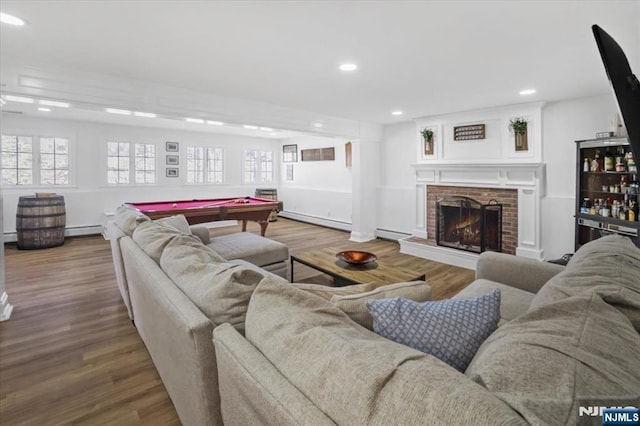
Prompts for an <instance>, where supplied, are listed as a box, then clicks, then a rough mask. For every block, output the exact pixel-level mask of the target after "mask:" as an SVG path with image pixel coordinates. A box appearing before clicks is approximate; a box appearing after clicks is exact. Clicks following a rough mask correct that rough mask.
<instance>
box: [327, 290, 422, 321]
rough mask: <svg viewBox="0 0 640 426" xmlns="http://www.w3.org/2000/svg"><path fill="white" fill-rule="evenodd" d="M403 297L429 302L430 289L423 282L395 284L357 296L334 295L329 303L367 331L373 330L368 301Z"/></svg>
mask: <svg viewBox="0 0 640 426" xmlns="http://www.w3.org/2000/svg"><path fill="white" fill-rule="evenodd" d="M392 297H403V298H405V299H409V300H413V301H416V302H426V301H427V300H431V287H429V285H428V284H427V283H425V282H424V281H410V282H405V283H395V284H389V285H383V286H381V287H377V288H373V289H371V290H369V291H367V292H364V293H359V294H350V295H347V294H342V295H334V296H333V297H332V298H331V303H333V304H334V305H336V306H337V307H338V308H340V309H341V310H342V311H343V312H344V313H345V314H347V315H349V318H351V319H352V320H354V321H355V322H357V323H358V324H360V325H361V326H363V327H366V328H367V329H369V330H373V317H372V316H371V313H370V312H369V309H367V302H368V301H369V300H379V299H389V298H392Z"/></svg>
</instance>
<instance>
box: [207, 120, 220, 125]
mask: <svg viewBox="0 0 640 426" xmlns="http://www.w3.org/2000/svg"><path fill="white" fill-rule="evenodd" d="M207 124H211V125H212V126H224V123H223V122H222V121H213V120H207Z"/></svg>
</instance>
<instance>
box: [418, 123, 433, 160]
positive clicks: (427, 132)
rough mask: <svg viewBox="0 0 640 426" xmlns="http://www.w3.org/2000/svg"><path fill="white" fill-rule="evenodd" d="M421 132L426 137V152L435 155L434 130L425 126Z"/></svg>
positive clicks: (423, 137)
mask: <svg viewBox="0 0 640 426" xmlns="http://www.w3.org/2000/svg"><path fill="white" fill-rule="evenodd" d="M420 133H421V134H422V139H424V154H425V155H433V130H431V129H428V128H425V129H422V130H421V131H420Z"/></svg>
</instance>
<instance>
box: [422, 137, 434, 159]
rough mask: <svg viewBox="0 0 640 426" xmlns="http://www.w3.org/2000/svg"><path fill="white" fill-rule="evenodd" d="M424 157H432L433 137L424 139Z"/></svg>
mask: <svg viewBox="0 0 640 426" xmlns="http://www.w3.org/2000/svg"><path fill="white" fill-rule="evenodd" d="M424 155H433V137H430V138H428V139H427V138H424Z"/></svg>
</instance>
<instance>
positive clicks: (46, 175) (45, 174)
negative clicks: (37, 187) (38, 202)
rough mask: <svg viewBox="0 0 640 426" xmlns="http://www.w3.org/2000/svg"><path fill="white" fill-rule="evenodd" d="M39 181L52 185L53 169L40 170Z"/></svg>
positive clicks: (53, 181) (53, 180) (53, 179)
mask: <svg viewBox="0 0 640 426" xmlns="http://www.w3.org/2000/svg"><path fill="white" fill-rule="evenodd" d="M40 183H41V184H44V185H53V184H54V183H55V178H54V171H53V170H42V171H40Z"/></svg>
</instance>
